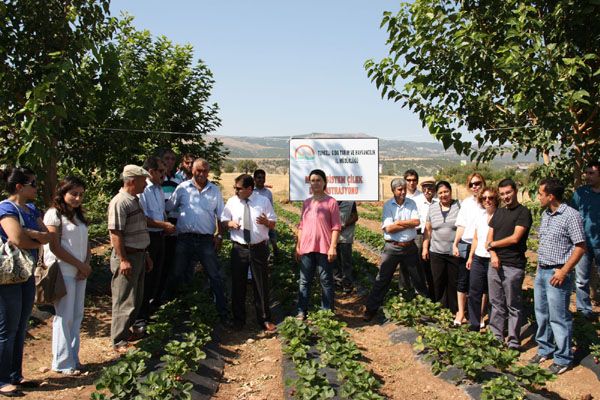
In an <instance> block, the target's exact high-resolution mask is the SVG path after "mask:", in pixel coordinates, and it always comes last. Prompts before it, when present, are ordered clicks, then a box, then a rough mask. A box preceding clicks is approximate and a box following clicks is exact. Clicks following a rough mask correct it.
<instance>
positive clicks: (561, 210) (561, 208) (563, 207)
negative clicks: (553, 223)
mask: <svg viewBox="0 0 600 400" xmlns="http://www.w3.org/2000/svg"><path fill="white" fill-rule="evenodd" d="M566 209H567V205H566V204H565V203H560V206H558V208H557V209H556V211H554V212H552V210H551V209H550V207H547V208H546V214H548V215H556V214H562V213H564V212H565V210H566Z"/></svg>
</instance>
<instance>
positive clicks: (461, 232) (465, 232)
mask: <svg viewBox="0 0 600 400" xmlns="http://www.w3.org/2000/svg"><path fill="white" fill-rule="evenodd" d="M467 186H468V187H469V191H470V192H471V196H469V197H467V198H466V199H464V200H463V201H462V203H461V209H460V211H459V212H458V217H457V218H456V235H455V236H454V243H453V244H452V254H454V255H455V256H456V257H459V258H460V263H459V264H458V279H457V281H456V290H457V293H456V294H457V298H458V312H457V313H456V317H455V318H454V321H455V322H456V323H458V324H462V323H464V322H467V321H466V319H465V311H466V307H467V294H468V292H469V270H468V269H467V267H466V263H467V258H468V257H469V252H470V251H471V243H472V242H473V232H474V231H475V222H476V221H477V219H478V218H479V217H480V216H481V215H483V214H485V211H484V210H483V208H482V207H481V205H480V204H479V201H478V200H477V198H478V195H479V193H480V190H481V188H483V187H484V186H485V179H484V178H483V176H481V174H480V173H478V172H474V173H472V174H470V175H469V176H468V177H467Z"/></svg>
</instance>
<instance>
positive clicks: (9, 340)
mask: <svg viewBox="0 0 600 400" xmlns="http://www.w3.org/2000/svg"><path fill="white" fill-rule="evenodd" d="M2 175H3V176H2V178H4V180H5V181H6V191H7V192H8V198H7V199H6V200H4V201H2V202H0V237H2V241H3V242H6V241H7V240H8V241H10V243H12V244H13V245H14V246H16V247H18V248H19V249H21V250H23V251H27V252H30V253H31V255H32V257H33V259H34V260H37V258H38V250H39V247H40V246H41V245H42V244H46V243H48V241H49V240H50V237H51V234H49V233H48V230H47V229H46V226H45V225H44V222H43V221H42V218H41V216H40V215H41V214H40V211H39V210H38V209H37V208H36V206H35V205H34V204H33V203H32V202H33V200H35V198H36V197H37V182H36V180H35V174H34V173H33V171H32V170H30V169H29V168H22V167H21V168H14V169H12V170H7V171H5V172H4V173H3V174H2ZM34 297H35V278H34V274H33V273H32V274H31V277H30V278H29V279H28V280H27V281H25V282H22V283H16V284H8V285H0V395H3V396H21V395H22V393H21V392H20V391H19V388H21V387H32V386H36V385H37V383H36V382H35V381H30V380H26V379H24V378H23V349H24V347H25V333H26V329H27V323H28V321H29V316H30V315H31V311H32V309H33V300H34Z"/></svg>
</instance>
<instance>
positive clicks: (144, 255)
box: [108, 165, 152, 353]
mask: <svg viewBox="0 0 600 400" xmlns="http://www.w3.org/2000/svg"><path fill="white" fill-rule="evenodd" d="M121 177H122V179H123V187H122V188H121V190H120V191H119V193H118V194H117V195H116V196H115V197H113V199H112V200H111V201H110V204H109V205H108V229H109V232H110V242H111V244H112V247H113V250H112V254H111V257H110V270H111V272H112V279H111V284H110V286H111V291H112V322H111V328H110V336H111V340H112V344H113V347H114V349H115V350H116V351H117V352H119V353H124V352H126V351H127V346H128V340H134V339H135V337H134V336H133V335H132V333H131V332H130V330H129V328H131V327H132V325H133V323H134V321H135V319H136V318H137V316H138V313H139V311H140V306H141V304H142V299H143V295H144V271H148V272H149V271H151V270H152V259H151V258H150V256H149V255H148V252H147V251H146V248H147V247H148V245H149V244H150V236H149V235H148V230H147V224H146V217H145V215H144V211H143V210H142V207H141V206H140V201H139V199H138V198H137V197H136V195H138V194H140V193H142V192H143V191H144V188H145V187H146V178H149V177H150V174H149V173H148V171H146V170H145V169H143V168H142V167H138V166H136V165H126V166H125V168H123V173H122V174H121Z"/></svg>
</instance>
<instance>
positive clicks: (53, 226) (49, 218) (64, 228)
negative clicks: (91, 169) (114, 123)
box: [44, 176, 92, 375]
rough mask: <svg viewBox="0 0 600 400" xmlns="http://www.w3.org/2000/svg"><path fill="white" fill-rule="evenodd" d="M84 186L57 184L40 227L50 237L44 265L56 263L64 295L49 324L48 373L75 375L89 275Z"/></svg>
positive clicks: (76, 182)
mask: <svg viewBox="0 0 600 400" xmlns="http://www.w3.org/2000/svg"><path fill="white" fill-rule="evenodd" d="M84 192H85V183H84V182H83V181H82V180H81V179H79V178H77V177H73V176H69V177H66V178H65V179H64V180H63V181H62V182H60V183H59V184H58V187H57V189H56V195H55V197H54V202H53V204H52V208H50V209H49V210H48V211H47V212H46V215H44V223H45V224H46V226H47V227H48V230H49V231H50V232H52V233H54V235H53V237H52V239H51V240H50V244H49V245H46V246H44V263H45V264H46V265H48V266H49V265H51V264H53V263H54V262H55V261H57V260H58V265H59V266H60V271H61V272H62V275H63V279H64V281H65V287H66V289H67V294H66V295H65V296H63V297H62V298H60V299H58V300H57V301H55V302H54V308H55V310H56V315H55V317H54V322H53V324H52V370H53V371H55V372H59V373H62V374H65V375H79V374H80V368H81V364H80V363H79V328H80V327H81V321H82V320H83V303H84V299H85V284H86V278H87V277H88V276H89V275H90V273H91V272H92V268H91V267H90V264H89V261H90V257H91V253H90V247H89V243H88V228H87V221H86V219H85V217H84V215H83V210H82V208H81V202H82V201H83V194H84Z"/></svg>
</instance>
